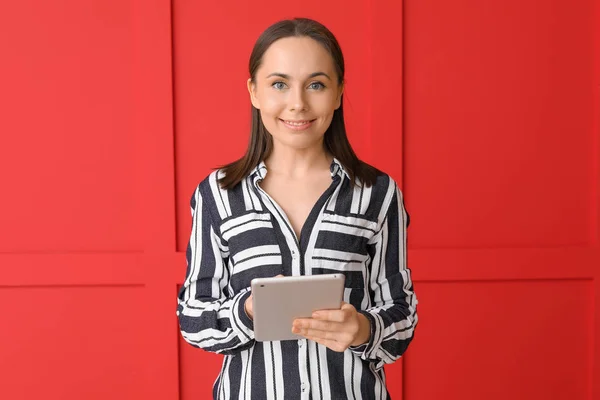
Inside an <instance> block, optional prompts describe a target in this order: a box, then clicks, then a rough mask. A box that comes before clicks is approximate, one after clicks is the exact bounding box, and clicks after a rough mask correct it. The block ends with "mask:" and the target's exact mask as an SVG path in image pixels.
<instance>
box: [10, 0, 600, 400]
mask: <svg viewBox="0 0 600 400" xmlns="http://www.w3.org/2000/svg"><path fill="white" fill-rule="evenodd" d="M293 16H308V17H313V18H316V19H318V20H320V21H322V22H323V23H325V24H326V25H327V26H328V27H329V28H330V29H331V30H332V31H333V32H334V33H335V34H336V35H337V37H338V39H339V41H340V43H341V45H342V49H343V50H344V53H345V56H346V62H347V84H346V92H345V93H346V96H345V97H346V99H345V100H346V105H345V111H346V114H347V120H348V128H349V136H350V139H351V142H352V143H353V145H354V147H355V149H356V150H357V152H358V154H359V156H360V157H362V158H363V159H365V160H366V161H368V162H370V163H372V164H374V165H376V166H377V167H379V168H381V169H383V170H385V171H387V172H388V173H390V174H391V175H392V176H393V177H394V178H395V179H396V180H397V181H398V182H399V183H400V185H401V187H402V189H403V192H404V195H405V201H406V207H407V210H408V211H409V213H410V215H411V226H410V229H409V239H408V241H409V254H408V262H409V265H410V267H411V268H412V270H413V274H414V281H415V289H416V291H417V294H418V295H419V299H420V304H419V312H420V324H419V328H418V329H417V331H416V336H415V341H414V342H413V344H412V345H411V346H410V348H409V350H408V352H407V353H406V355H405V356H404V357H403V358H402V359H401V361H400V362H398V363H396V364H395V365H393V366H391V367H389V368H388V384H389V387H390V388H391V391H392V397H393V398H394V399H402V398H403V399H407V400H425V399H442V398H443V399H463V400H464V399H506V398H510V399H534V398H536V399H537V398H539V399H600V341H599V339H600V334H599V332H600V241H599V237H600V217H599V213H598V208H599V206H600V197H599V193H600V190H599V189H600V167H599V165H600V163H599V159H600V6H599V5H598V2H597V1H596V2H594V1H593V0H582V1H578V2H565V1H562V2H559V1H546V2H539V1H535V0H519V1H514V0H511V1H502V2H482V1H479V0H467V1H458V2H456V1H455V2H448V1H443V0H420V1H404V2H402V1H398V0H396V1H394V0H377V1H375V0H363V1H358V0H356V1H354V2H352V3H348V2H347V1H343V0H335V1H327V2H321V1H319V0H306V1H303V2H281V1H275V0H255V1H243V2H242V1H234V0H227V1H218V2H216V1H215V2H204V1H168V0H131V1H122V0H118V1H117V0H96V1H91V0H84V1H82V0H61V1H55V2H46V1H40V0H20V1H18V2H16V1H15V2H3V3H2V4H0V57H1V61H2V62H1V63H0V92H1V93H2V96H0V106H1V107H0V132H1V142H0V170H1V171H2V173H1V177H2V179H1V183H2V192H1V193H2V197H1V200H0V202H1V203H0V205H1V207H0V227H1V228H0V235H1V237H0V317H1V327H0V398H2V399H34V398H40V397H43V398H45V399H107V398H110V399H114V400H116V399H135V398H142V397H144V398H153V399H154V398H155V399H178V398H181V399H205V398H209V397H210V387H211V385H212V382H213V381H214V379H215V376H216V373H217V370H218V367H219V364H220V360H221V359H220V357H219V356H215V355H212V354H208V353H205V352H203V351H201V350H198V349H195V348H192V347H191V346H189V345H187V344H186V343H185V342H183V341H182V339H181V338H180V336H179V332H178V328H177V320H176V315H175V307H176V294H177V288H178V285H180V284H181V283H182V281H183V279H184V274H185V257H184V250H185V246H186V244H187V239H188V234H189V228H190V221H191V220H190V213H189V199H190V196H191V194H192V192H193V189H194V187H195V185H196V184H197V183H198V182H199V181H200V180H201V179H202V178H203V177H204V176H205V175H206V174H208V173H209V172H210V170H211V167H214V166H217V165H219V164H223V163H225V162H227V161H230V160H233V159H234V158H236V157H238V156H240V155H241V153H242V151H243V150H244V148H245V146H246V143H247V135H248V129H249V123H248V122H249V100H248V94H247V92H246V89H245V80H246V79H247V63H248V57H249V54H250V51H251V47H252V45H253V43H254V41H255V39H256V38H257V36H258V35H259V34H260V32H261V31H262V30H263V29H264V28H265V27H266V26H268V25H269V24H271V23H272V22H274V21H276V20H278V19H281V18H286V17H293Z"/></svg>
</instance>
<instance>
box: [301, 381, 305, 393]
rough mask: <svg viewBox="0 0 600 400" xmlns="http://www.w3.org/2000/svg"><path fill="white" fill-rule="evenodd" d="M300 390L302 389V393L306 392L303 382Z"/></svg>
mask: <svg viewBox="0 0 600 400" xmlns="http://www.w3.org/2000/svg"><path fill="white" fill-rule="evenodd" d="M300 388H301V389H302V391H303V392H304V391H305V390H306V385H305V384H304V382H302V385H300Z"/></svg>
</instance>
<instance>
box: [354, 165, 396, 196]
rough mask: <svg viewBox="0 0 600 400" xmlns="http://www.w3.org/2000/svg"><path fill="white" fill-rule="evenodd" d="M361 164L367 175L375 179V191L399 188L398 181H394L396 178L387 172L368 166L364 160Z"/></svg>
mask: <svg viewBox="0 0 600 400" xmlns="http://www.w3.org/2000/svg"><path fill="white" fill-rule="evenodd" d="M360 163H361V169H362V170H363V171H365V172H366V174H365V175H367V174H368V175H370V176H372V177H374V180H373V185H372V186H373V188H374V189H379V190H385V189H387V188H390V187H397V186H398V185H397V183H396V181H395V180H394V178H393V177H392V176H391V175H390V174H388V173H387V172H385V171H383V170H381V169H379V168H377V167H375V166H373V165H371V164H368V163H366V162H364V161H362V160H361V161H360ZM358 182H359V183H360V184H362V182H360V180H359V181H358Z"/></svg>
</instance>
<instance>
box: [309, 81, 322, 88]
mask: <svg viewBox="0 0 600 400" xmlns="http://www.w3.org/2000/svg"><path fill="white" fill-rule="evenodd" d="M308 87H309V89H314V90H321V89H323V88H324V87H325V85H323V84H322V83H321V82H313V83H311V84H310V85H309V86H308Z"/></svg>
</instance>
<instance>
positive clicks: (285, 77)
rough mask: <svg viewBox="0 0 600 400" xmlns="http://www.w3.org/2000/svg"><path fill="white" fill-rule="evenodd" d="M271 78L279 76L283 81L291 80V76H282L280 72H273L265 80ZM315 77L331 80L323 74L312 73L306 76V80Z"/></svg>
mask: <svg viewBox="0 0 600 400" xmlns="http://www.w3.org/2000/svg"><path fill="white" fill-rule="evenodd" d="M272 76H279V77H281V78H283V79H287V80H290V79H291V76H289V75H288V74H282V73H281V72H273V73H271V74H269V75H267V78H270V77H272ZM317 76H324V77H326V78H327V79H329V80H331V78H330V77H329V75H327V74H326V73H325V72H313V73H312V74H310V75H309V76H308V79H311V78H314V77H317Z"/></svg>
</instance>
